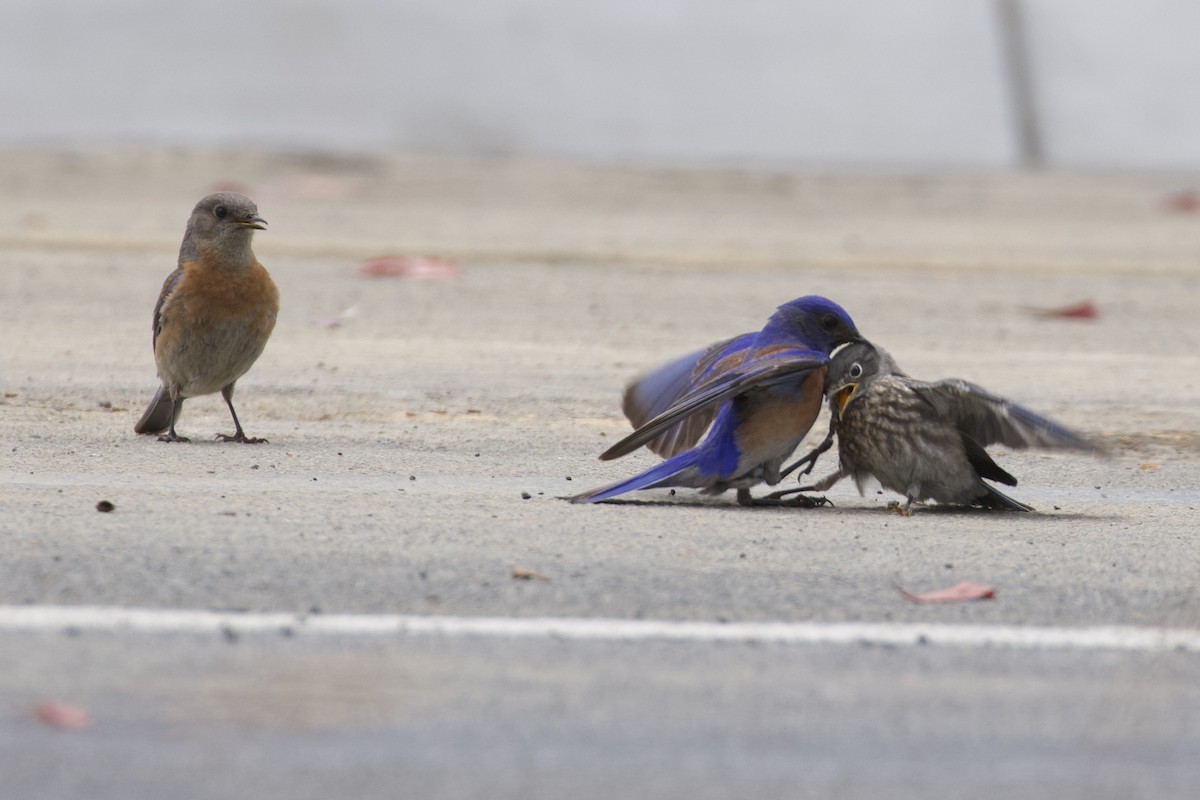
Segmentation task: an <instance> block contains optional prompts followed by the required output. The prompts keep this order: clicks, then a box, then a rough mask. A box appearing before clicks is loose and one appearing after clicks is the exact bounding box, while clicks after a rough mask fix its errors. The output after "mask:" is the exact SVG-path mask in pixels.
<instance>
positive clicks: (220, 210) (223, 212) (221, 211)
mask: <svg viewBox="0 0 1200 800" xmlns="http://www.w3.org/2000/svg"><path fill="white" fill-rule="evenodd" d="M213 216H214V217H216V218H217V219H225V217H227V216H229V209H227V208H226V207H225V206H217V207H216V208H214V209H213Z"/></svg>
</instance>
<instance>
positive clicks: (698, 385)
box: [567, 295, 861, 505]
mask: <svg viewBox="0 0 1200 800" xmlns="http://www.w3.org/2000/svg"><path fill="white" fill-rule="evenodd" d="M860 338H861V337H860V336H859V333H858V330H857V329H856V328H855V327H854V322H853V321H852V320H851V319H850V316H849V315H848V314H847V313H846V312H845V310H844V309H842V307H841V306H839V305H838V304H837V303H834V302H833V301H831V300H827V299H826V298H824V297H818V296H816V295H810V296H807V297H801V298H798V299H796V300H793V301H791V302H790V303H785V304H784V305H782V306H780V307H779V308H778V309H777V310H776V311H775V313H774V314H773V315H771V318H770V319H769V320H767V324H766V325H765V326H764V327H763V329H762V330H761V331H759V332H757V333H747V334H743V335H741V336H735V337H733V338H731V339H725V340H723V341H720V342H717V343H716V344H714V345H712V346H710V347H708V348H705V349H704V350H699V351H697V352H695V353H691V354H689V355H687V356H684V357H683V358H680V359H677V360H676V361H672V362H671V363H669V364H666V365H664V366H662V367H659V368H658V369H656V370H654V371H652V372H650V373H649V374H647V375H645V376H643V377H641V378H639V379H638V380H636V381H635V382H634V383H633V384H631V385H630V386H629V388H628V389H627V390H626V393H625V402H624V408H625V413H626V415H627V416H628V417H629V419H630V421H631V422H632V423H633V424H634V426H635V427H636V430H635V431H634V432H633V433H631V434H630V435H629V436H626V437H625V438H624V439H622V440H621V441H619V442H617V443H616V444H615V445H613V446H612V447H610V448H609V449H608V450H606V451H605V452H604V453H603V454H602V455H601V456H600V458H601V459H602V460H604V461H608V460H610V459H614V458H620V457H621V456H623V455H627V454H629V453H632V452H633V451H634V450H637V449H638V448H639V447H641V446H642V445H646V446H647V447H649V448H650V449H651V450H653V451H654V452H655V453H657V454H659V455H661V456H663V457H665V458H666V459H667V460H666V461H664V462H662V463H661V464H658V465H657V466H654V467H651V468H650V469H648V470H646V471H645V472H643V473H641V474H640V475H635V476H634V477H632V478H628V479H626V480H623V481H618V482H617V483H613V484H610V485H608V486H602V487H600V488H598V489H593V490H592V491H590V492H584V493H583V494H579V495H575V496H574V497H569V498H567V499H568V500H570V501H571V502H573V503H596V502H599V501H601V500H607V499H609V498H612V497H616V496H617V495H620V494H624V493H625V492H631V491H634V490H637V489H656V488H663V487H668V486H679V487H689V488H693V489H699V490H700V491H702V492H703V493H705V494H720V493H721V492H724V491H725V490H727V489H736V490H737V497H738V502H739V503H740V504H742V505H750V504H753V503H754V502H755V501H754V500H753V499H752V498H751V496H750V487H751V486H755V485H756V484H759V483H766V484H768V485H770V486H774V485H775V484H776V483H778V482H779V480H780V477H781V476H780V467H781V466H782V464H783V462H784V460H785V459H787V457H788V456H789V455H791V453H792V451H794V450H795V449H796V447H797V446H799V444H800V442H801V440H803V439H804V435H805V434H806V433H808V430H809V428H811V427H812V424H813V422H814V421H815V420H816V418H817V414H818V413H819V412H820V410H821V404H822V397H823V394H824V390H825V375H826V372H827V370H828V365H829V357H830V353H831V352H832V351H833V350H834V348H836V347H838V346H839V345H842V344H845V343H847V342H853V341H858V340H859V339H860ZM706 430H707V431H708V435H707V436H704V440H703V441H701V442H700V443H699V444H696V442H697V441H698V440H699V439H700V437H701V436H702V435H703V434H704V432H705V431H706ZM776 502H777V501H776Z"/></svg>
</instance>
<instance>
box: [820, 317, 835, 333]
mask: <svg viewBox="0 0 1200 800" xmlns="http://www.w3.org/2000/svg"><path fill="white" fill-rule="evenodd" d="M837 326H838V318H837V317H835V316H834V315H833V314H826V315H825V316H823V317H821V327H822V328H824V329H825V330H827V331H831V330H833V329H834V328H836V327H837Z"/></svg>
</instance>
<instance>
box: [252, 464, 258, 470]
mask: <svg viewBox="0 0 1200 800" xmlns="http://www.w3.org/2000/svg"><path fill="white" fill-rule="evenodd" d="M250 469H258V464H251V465H250Z"/></svg>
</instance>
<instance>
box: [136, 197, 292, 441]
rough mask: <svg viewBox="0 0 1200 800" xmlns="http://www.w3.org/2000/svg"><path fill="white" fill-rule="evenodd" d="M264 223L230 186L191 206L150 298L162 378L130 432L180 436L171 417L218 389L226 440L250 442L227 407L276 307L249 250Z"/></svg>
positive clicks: (275, 297)
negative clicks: (172, 257)
mask: <svg viewBox="0 0 1200 800" xmlns="http://www.w3.org/2000/svg"><path fill="white" fill-rule="evenodd" d="M266 224H267V222H266V220H264V219H263V218H262V217H260V216H258V207H257V206H255V205H254V202H253V201H252V200H251V199H250V198H248V197H246V196H245V195H241V194H237V193H236V192H218V193H217V194H210V195H209V196H208V197H205V198H204V199H203V200H201V201H200V202H199V203H197V204H196V207H195V209H193V210H192V216H191V217H190V218H189V219H188V223H187V230H186V231H185V232H184V235H183V244H182V246H180V248H179V266H178V267H177V268H176V269H175V271H174V272H172V273H171V274H170V275H168V276H167V279H166V281H165V282H164V283H163V287H162V292H161V293H160V294H159V295H158V302H157V303H155V304H154V320H153V329H154V339H153V343H154V361H155V363H156V364H157V365H158V377H159V379H160V380H161V381H162V385H161V386H160V387H159V389H158V393H157V394H155V395H154V399H153V400H151V401H150V405H149V407H148V408H147V409H146V413H144V414H142V418H141V419H140V420H138V422H137V424H136V425H134V426H133V430H134V431H135V432H136V433H147V434H154V433H162V432H163V431H166V433H165V434H163V435H162V436H159V437H158V438H159V440H161V441H164V442H186V441H188V440H187V439H185V438H184V437H182V436H180V435H178V434H177V433H175V421H176V420H177V419H179V412H180V410H181V409H182V407H183V400H184V398H187V397H198V396H200V395H205V394H212V393H213V392H216V391H220V392H221V396H222V397H224V398H225V404H226V405H227V406H229V413H230V415H231V416H232V417H233V426H234V433H233V435H232V436H227V435H225V434H217V436H218V438H219V439H221V440H222V441H226V442H246V443H247V444H257V443H259V442H265V441H266V439H251V438H248V437H247V436H246V434H245V432H243V431H242V424H241V423H240V422H239V421H238V418H237V412H236V411H234V410H233V387H234V384H235V383H237V379H238V378H240V377H242V376H243V375H245V374H246V371H247V370H249V369H250V366H251V365H252V364H253V363H254V362H255V360H256V359H257V358H258V357H259V355H260V354H261V353H262V351H263V347H265V346H266V344H267V338H268V337H270V335H271V330H272V329H273V328H274V327H275V317H276V315H278V313H279V290H278V289H276V288H275V283H274V282H273V281H272V280H271V276H270V275H268V274H267V271H266V270H265V269H264V268H263V265H262V264H260V263H258V259H256V258H255V257H254V253H253V251H252V250H251V249H250V238H251V237H252V236H253V235H254V231H256V230H263V228H264V227H265V226H266Z"/></svg>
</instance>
